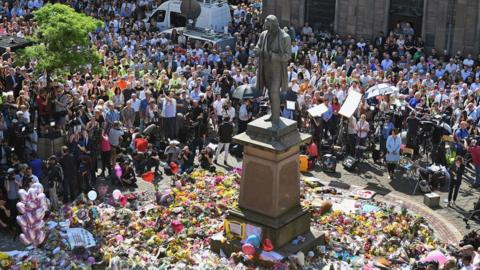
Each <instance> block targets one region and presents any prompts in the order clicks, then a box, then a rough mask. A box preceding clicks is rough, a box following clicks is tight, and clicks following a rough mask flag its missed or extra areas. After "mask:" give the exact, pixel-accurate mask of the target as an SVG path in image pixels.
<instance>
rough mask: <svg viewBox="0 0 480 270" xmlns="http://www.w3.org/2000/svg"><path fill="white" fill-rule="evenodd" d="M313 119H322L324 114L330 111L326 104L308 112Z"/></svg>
mask: <svg viewBox="0 0 480 270" xmlns="http://www.w3.org/2000/svg"><path fill="white" fill-rule="evenodd" d="M307 111H308V113H309V114H310V115H311V116H312V117H320V116H322V114H324V113H325V112H327V111H328V108H327V106H326V105H325V104H323V103H322V104H320V105H317V106H315V107H312V108H310V109H308V110H307Z"/></svg>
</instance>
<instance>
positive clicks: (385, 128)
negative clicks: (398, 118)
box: [382, 122, 394, 140]
mask: <svg viewBox="0 0 480 270" xmlns="http://www.w3.org/2000/svg"><path fill="white" fill-rule="evenodd" d="M393 128H394V126H393V123H392V122H388V123H385V124H384V125H383V128H382V137H383V138H384V139H385V140H386V139H388V136H390V133H392V130H393Z"/></svg>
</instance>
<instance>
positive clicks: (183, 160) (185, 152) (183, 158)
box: [180, 146, 195, 173]
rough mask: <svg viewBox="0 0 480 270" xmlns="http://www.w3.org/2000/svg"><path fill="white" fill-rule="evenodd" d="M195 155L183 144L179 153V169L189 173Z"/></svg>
mask: <svg viewBox="0 0 480 270" xmlns="http://www.w3.org/2000/svg"><path fill="white" fill-rule="evenodd" d="M194 160H195V155H194V154H193V153H192V151H190V148H189V147H188V146H184V147H183V149H182V152H181V153H180V170H181V172H182V173H183V172H186V173H189V172H191V171H192V170H193V163H194Z"/></svg>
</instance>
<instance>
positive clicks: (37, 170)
mask: <svg viewBox="0 0 480 270" xmlns="http://www.w3.org/2000/svg"><path fill="white" fill-rule="evenodd" d="M29 165H30V167H31V168H32V173H33V175H35V176H36V177H38V179H42V178H43V170H42V166H43V162H42V160H41V159H39V158H37V159H32V160H31V161H30V163H29Z"/></svg>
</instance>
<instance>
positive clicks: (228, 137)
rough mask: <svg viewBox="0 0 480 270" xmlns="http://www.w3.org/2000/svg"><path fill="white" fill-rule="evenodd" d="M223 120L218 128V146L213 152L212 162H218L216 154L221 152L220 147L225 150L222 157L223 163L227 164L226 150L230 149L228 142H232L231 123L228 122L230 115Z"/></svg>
mask: <svg viewBox="0 0 480 270" xmlns="http://www.w3.org/2000/svg"><path fill="white" fill-rule="evenodd" d="M224 120H225V122H223V123H222V124H221V125H220V127H219V128H218V138H219V142H218V146H217V150H216V152H215V159H214V162H215V163H217V162H218V156H219V155H220V153H221V152H222V149H223V150H224V152H225V157H224V159H223V164H224V165H228V153H229V152H228V151H229V149H230V143H231V142H232V137H233V125H232V124H231V123H230V117H228V116H227V117H225V119H224Z"/></svg>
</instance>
